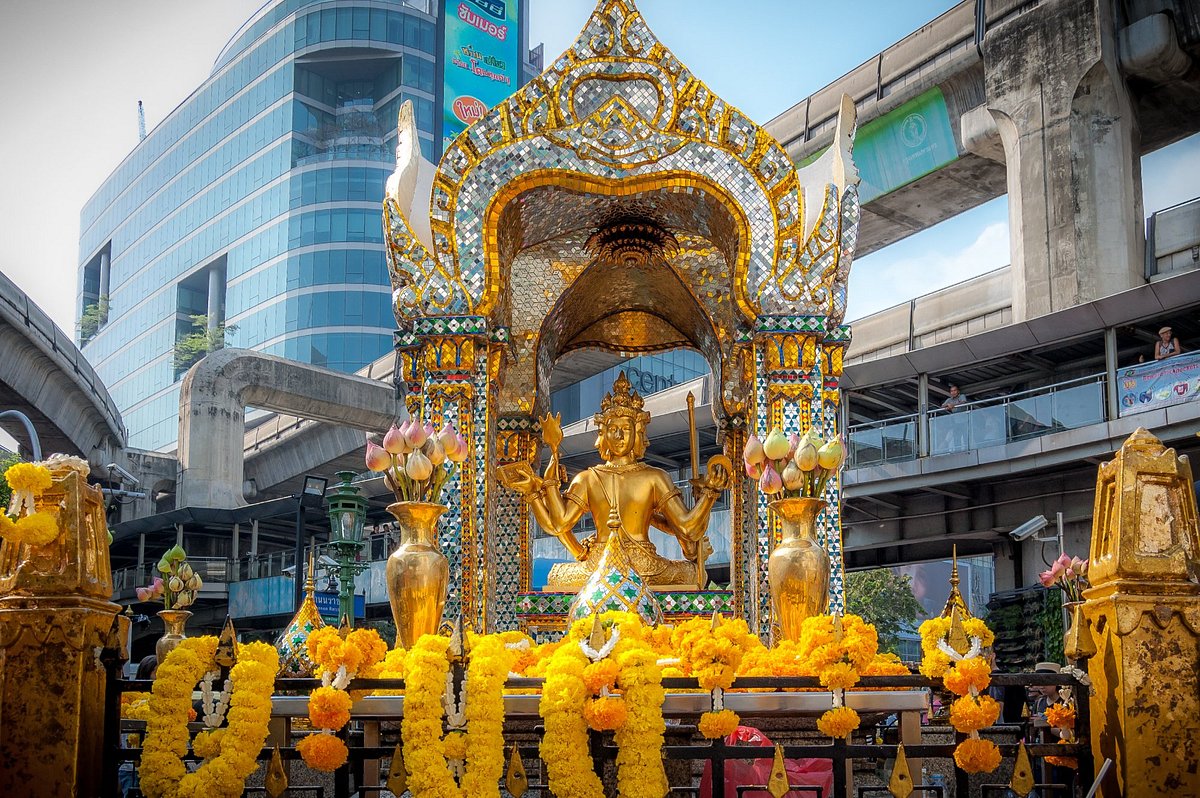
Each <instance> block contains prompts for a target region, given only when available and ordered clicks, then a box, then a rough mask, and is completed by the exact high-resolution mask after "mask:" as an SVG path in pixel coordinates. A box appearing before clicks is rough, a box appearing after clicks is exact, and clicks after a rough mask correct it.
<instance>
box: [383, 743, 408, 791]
mask: <svg viewBox="0 0 1200 798" xmlns="http://www.w3.org/2000/svg"><path fill="white" fill-rule="evenodd" d="M384 786H385V787H387V788H388V791H389V792H391V793H392V794H393V795H403V794H404V791H405V790H407V789H408V773H407V772H406V771H405V769H404V751H403V750H401V746H400V743H396V750H394V751H392V761H391V764H389V765H388V777H387V781H386V782H385V783H384Z"/></svg>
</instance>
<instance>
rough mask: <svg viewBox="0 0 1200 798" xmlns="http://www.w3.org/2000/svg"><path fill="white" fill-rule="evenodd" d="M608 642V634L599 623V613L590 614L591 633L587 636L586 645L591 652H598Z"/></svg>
mask: <svg viewBox="0 0 1200 798" xmlns="http://www.w3.org/2000/svg"><path fill="white" fill-rule="evenodd" d="M607 642H608V634H607V633H606V632H605V631H604V624H603V623H601V622H600V613H598V612H593V613H592V631H591V632H590V633H589V634H588V645H589V646H591V647H592V649H593V650H595V651H599V650H600V649H602V648H604V644H605V643H607Z"/></svg>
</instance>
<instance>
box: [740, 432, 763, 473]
mask: <svg viewBox="0 0 1200 798" xmlns="http://www.w3.org/2000/svg"><path fill="white" fill-rule="evenodd" d="M742 459H743V460H745V461H746V465H748V466H749V465H758V464H759V463H761V462H762V461H763V460H766V459H767V453H766V452H764V451H763V445H762V441H760V440H759V439H758V436H757V435H751V436H750V437H749V438H747V439H746V448H745V450H744V451H743V452H742Z"/></svg>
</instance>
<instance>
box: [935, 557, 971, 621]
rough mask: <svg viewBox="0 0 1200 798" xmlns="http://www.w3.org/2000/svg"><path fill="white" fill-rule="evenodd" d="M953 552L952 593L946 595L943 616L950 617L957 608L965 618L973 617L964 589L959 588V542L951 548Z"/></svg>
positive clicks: (951, 567) (951, 568)
mask: <svg viewBox="0 0 1200 798" xmlns="http://www.w3.org/2000/svg"><path fill="white" fill-rule="evenodd" d="M951 552H952V553H951V555H950V557H951V560H950V561H951V565H950V595H949V596H947V597H946V606H945V608H944V609H943V610H942V617H943V618H949V617H950V613H951V612H953V611H954V610H955V609H957V610H958V612H959V614H960V615H961V616H962V617H963V618H964V619H966V618H971V617H974V616H972V615H971V611H970V610H969V609H968V608H967V602H966V600H965V599H963V597H962V591H960V590H959V589H958V584H959V582H960V580H959V578H958V544H957V543H956V544H954V546H953V548H952V549H951Z"/></svg>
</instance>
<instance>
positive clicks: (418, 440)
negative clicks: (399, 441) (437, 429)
mask: <svg viewBox="0 0 1200 798" xmlns="http://www.w3.org/2000/svg"><path fill="white" fill-rule="evenodd" d="M432 432H433V427H427V426H426V425H425V424H422V423H421V420H420V419H418V418H414V419H412V420H411V421H409V422H408V424H406V425H405V426H404V440H405V441H407V442H408V445H409V446H411V447H412V448H413V449H420V448H421V447H422V446H424V445H425V441H426V440H428V438H429V436H430V434H432Z"/></svg>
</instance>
